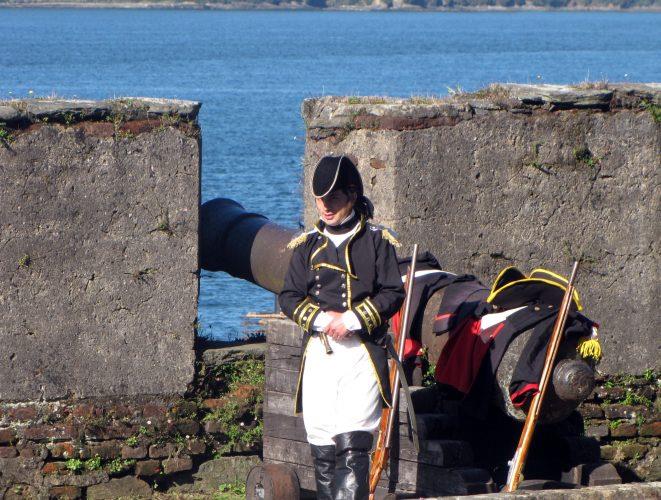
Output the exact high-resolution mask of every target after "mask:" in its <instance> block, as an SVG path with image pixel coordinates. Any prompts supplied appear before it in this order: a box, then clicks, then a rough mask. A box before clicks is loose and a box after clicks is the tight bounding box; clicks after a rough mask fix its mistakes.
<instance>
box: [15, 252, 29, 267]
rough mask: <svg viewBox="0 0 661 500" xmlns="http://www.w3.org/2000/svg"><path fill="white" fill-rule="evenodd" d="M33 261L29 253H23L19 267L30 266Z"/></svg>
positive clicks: (19, 260)
mask: <svg viewBox="0 0 661 500" xmlns="http://www.w3.org/2000/svg"><path fill="white" fill-rule="evenodd" d="M31 263H32V259H30V255H29V254H27V253H26V254H25V255H23V257H21V258H20V259H18V267H19V268H24V267H30V264H31Z"/></svg>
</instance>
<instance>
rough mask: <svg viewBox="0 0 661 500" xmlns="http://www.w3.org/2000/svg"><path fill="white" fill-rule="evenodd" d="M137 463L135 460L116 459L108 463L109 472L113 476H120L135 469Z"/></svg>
mask: <svg viewBox="0 0 661 500" xmlns="http://www.w3.org/2000/svg"><path fill="white" fill-rule="evenodd" d="M135 462H136V461H135V460H133V459H128V460H122V459H121V458H115V459H114V460H112V461H110V462H108V471H109V472H110V473H112V474H119V473H121V472H124V471H126V470H128V469H130V468H131V467H133V466H134V465H135Z"/></svg>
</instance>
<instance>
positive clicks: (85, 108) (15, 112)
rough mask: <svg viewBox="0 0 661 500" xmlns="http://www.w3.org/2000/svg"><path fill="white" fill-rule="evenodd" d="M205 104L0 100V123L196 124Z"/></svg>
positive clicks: (137, 100)
mask: <svg viewBox="0 0 661 500" xmlns="http://www.w3.org/2000/svg"><path fill="white" fill-rule="evenodd" d="M200 106H201V103H200V102H197V101H185V100H179V99H152V98H148V97H135V98H133V97H131V98H121V99H107V100H99V101H90V100H78V99H16V100H7V101H0V123H4V124H6V125H7V126H10V127H17V126H19V127H20V126H27V125H29V124H31V123H44V122H49V123H52V122H55V123H65V124H71V123H77V122H80V121H89V120H107V119H109V120H113V119H115V117H118V116H119V117H121V118H122V120H123V121H130V120H146V119H149V118H156V119H158V118H176V119H178V120H186V121H194V120H196V119H197V115H198V112H199V110H200Z"/></svg>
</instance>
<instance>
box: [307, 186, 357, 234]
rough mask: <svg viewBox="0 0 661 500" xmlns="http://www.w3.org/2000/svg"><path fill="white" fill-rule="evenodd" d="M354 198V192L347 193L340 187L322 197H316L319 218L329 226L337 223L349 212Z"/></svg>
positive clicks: (355, 196) (354, 201)
mask: <svg viewBox="0 0 661 500" xmlns="http://www.w3.org/2000/svg"><path fill="white" fill-rule="evenodd" d="M356 198H357V195H356V193H354V192H349V193H347V192H345V191H343V190H341V189H338V190H336V191H332V192H330V193H328V194H327V195H326V196H324V197H323V198H316V202H317V212H318V213H319V218H320V219H321V220H322V221H324V223H325V224H328V225H329V226H335V225H337V224H339V223H340V222H342V221H343V220H344V219H346V218H347V216H348V215H349V214H350V213H351V209H352V208H353V205H354V204H355V203H356Z"/></svg>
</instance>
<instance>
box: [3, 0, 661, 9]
mask: <svg viewBox="0 0 661 500" xmlns="http://www.w3.org/2000/svg"><path fill="white" fill-rule="evenodd" d="M0 6H5V7H40V6H43V7H55V6H75V7H122V8H130V7H171V8H192V9H195V8H197V9H234V8H240V9H245V8H254V9H333V10H544V9H571V10H655V11H658V10H661V0H289V1H288V0H204V1H194V0H144V1H142V0H0Z"/></svg>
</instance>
